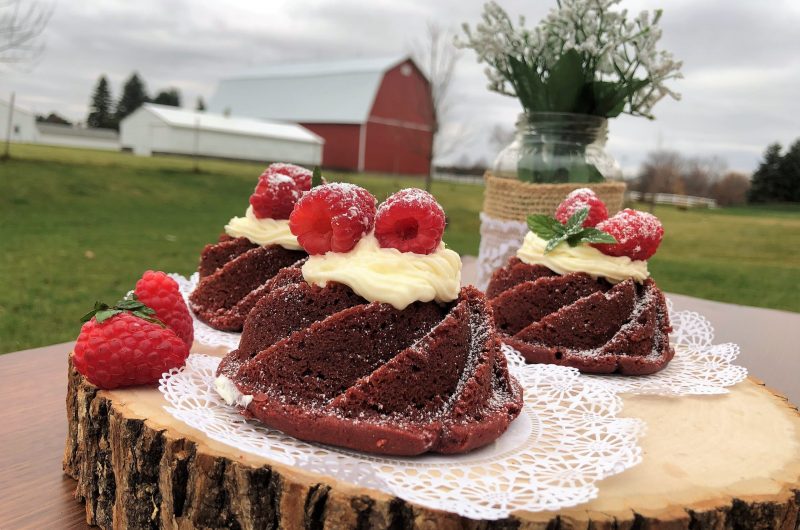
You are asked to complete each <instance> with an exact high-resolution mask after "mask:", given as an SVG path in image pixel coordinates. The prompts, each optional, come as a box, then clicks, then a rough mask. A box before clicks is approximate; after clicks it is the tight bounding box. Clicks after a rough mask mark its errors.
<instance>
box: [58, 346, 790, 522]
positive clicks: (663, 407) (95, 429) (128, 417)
mask: <svg viewBox="0 0 800 530" xmlns="http://www.w3.org/2000/svg"><path fill="white" fill-rule="evenodd" d="M193 351H195V352H202V353H211V354H217V355H221V352H219V351H216V352H215V351H213V350H208V349H207V348H203V347H202V346H198V347H196V348H195V349H193ZM68 370H69V383H68V391H67V419H68V423H69V425H68V433H67V442H66V447H65V450H64V472H65V473H66V474H68V475H69V476H71V477H73V478H75V479H76V480H77V481H78V483H77V487H76V491H75V496H76V498H77V499H78V500H79V501H81V502H84V503H85V506H86V521H87V522H88V523H90V524H93V525H97V526H100V527H103V528H119V529H123V528H170V529H201V528H203V529H205V528H232V529H249V528H290V529H291V528H311V529H326V528H387V529H408V528H430V529H434V528H444V529H448V528H475V529H479V528H487V529H489V528H525V529H528V528H530V529H568V528H569V529H598V530H602V529H628V528H630V529H635V528H652V529H702V528H709V529H725V528H732V529H738V528H780V529H784V530H789V529H798V528H800V515H798V511H799V509H798V507H799V506H800V413H798V410H797V408H796V407H793V406H792V405H790V404H789V403H788V402H787V401H786V399H785V398H783V397H781V396H779V395H776V394H774V393H773V392H771V391H769V390H768V389H767V388H766V387H764V386H763V384H761V383H759V382H758V381H755V380H752V379H751V380H748V381H745V382H744V383H741V384H739V385H737V386H736V387H734V388H732V389H731V393H730V394H728V395H724V396H697V397H683V398H664V397H654V396H626V397H625V399H624V402H625V408H624V411H623V415H624V416H629V417H638V418H642V419H643V420H645V422H646V423H647V426H648V430H647V434H646V436H645V437H644V439H643V440H642V447H643V450H644V461H643V462H642V463H641V464H639V465H638V466H636V467H634V468H633V469H630V470H628V471H626V472H624V473H621V474H619V475H616V476H613V477H610V478H608V479H606V480H604V481H602V482H600V483H599V495H598V497H597V498H596V499H594V500H593V501H591V502H589V503H586V504H583V505H580V506H577V507H575V508H570V509H567V510H562V511H559V512H557V513H555V512H539V513H528V512H515V513H514V514H512V516H511V517H510V518H508V519H503V520H499V521H474V520H469V519H465V518H463V517H460V516H457V515H454V514H450V513H446V512H443V511H437V510H432V509H428V508H425V507H421V506H418V505H415V504H412V503H407V502H405V501H403V500H402V499H399V498H396V497H393V496H391V495H388V494H386V493H383V492H379V491H374V490H368V489H365V488H362V487H359V486H358V485H356V484H348V483H346V482H342V481H339V480H337V479H336V478H335V477H328V476H323V475H316V474H313V473H309V472H307V471H304V470H300V469H296V468H292V467H289V466H285V465H281V464H277V463H274V462H271V461H269V460H266V459H264V458H260V457H256V456H254V455H250V454H247V453H242V452H238V451H236V450H234V449H232V448H231V447H229V446H226V445H223V444H220V443H218V442H215V441H213V440H210V439H209V438H207V437H206V436H205V435H203V434H202V433H201V432H199V431H197V430H195V429H192V428H190V427H188V426H187V425H185V424H183V423H181V422H179V421H178V420H176V419H174V418H172V416H170V415H169V414H168V413H167V412H166V411H164V410H163V406H164V404H165V401H164V399H163V398H162V396H161V394H160V393H159V392H158V390H157V389H156V388H154V387H139V388H133V389H126V390H118V391H100V390H98V389H97V388H95V387H94V386H92V385H91V384H89V383H88V382H87V381H86V380H85V379H84V378H83V377H82V376H81V375H80V374H78V373H77V372H76V371H75V369H74V368H73V366H72V362H71V361H70V363H69V367H68Z"/></svg>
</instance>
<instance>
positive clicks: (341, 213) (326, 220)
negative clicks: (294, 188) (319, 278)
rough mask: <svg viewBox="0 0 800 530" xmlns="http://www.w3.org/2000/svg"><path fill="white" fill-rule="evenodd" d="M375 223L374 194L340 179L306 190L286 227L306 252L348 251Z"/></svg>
mask: <svg viewBox="0 0 800 530" xmlns="http://www.w3.org/2000/svg"><path fill="white" fill-rule="evenodd" d="M374 224H375V197H373V196H372V194H371V193H370V192H368V191H367V190H365V189H364V188H361V187H359V186H356V185H355V184H346V183H340V182H336V183H332V184H325V185H323V186H317V187H315V188H313V189H311V191H308V192H306V193H305V194H303V196H302V197H301V198H300V200H299V201H297V205H296V206H295V208H294V210H293V211H292V212H291V215H290V216H289V229H290V230H291V231H292V233H293V234H294V235H295V236H297V241H298V242H299V243H300V245H302V247H303V248H304V249H305V250H306V252H308V253H309V254H324V253H326V252H331V251H332V252H348V251H350V250H352V249H353V247H355V246H356V243H358V242H359V241H360V240H361V238H362V237H363V236H364V234H366V233H368V232H369V231H370V230H372V227H373V225H374Z"/></svg>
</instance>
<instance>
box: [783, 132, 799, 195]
mask: <svg viewBox="0 0 800 530" xmlns="http://www.w3.org/2000/svg"><path fill="white" fill-rule="evenodd" d="M779 169H780V173H781V180H780V183H779V187H778V191H779V192H780V193H781V196H782V198H781V199H780V200H782V201H788V202H800V138H798V139H797V140H795V141H794V143H793V144H792V146H791V147H790V148H789V150H788V151H787V152H786V154H785V155H783V158H782V159H781V163H780V167H779Z"/></svg>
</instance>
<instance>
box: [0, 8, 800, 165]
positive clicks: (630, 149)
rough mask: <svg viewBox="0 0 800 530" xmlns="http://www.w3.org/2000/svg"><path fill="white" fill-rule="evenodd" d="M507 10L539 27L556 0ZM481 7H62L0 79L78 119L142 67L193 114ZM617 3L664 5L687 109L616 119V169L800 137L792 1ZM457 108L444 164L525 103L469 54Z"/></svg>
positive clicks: (482, 142) (42, 108)
mask: <svg viewBox="0 0 800 530" xmlns="http://www.w3.org/2000/svg"><path fill="white" fill-rule="evenodd" d="M502 4H503V5H504V7H506V9H507V10H508V12H509V13H511V14H512V15H514V14H518V13H519V14H524V15H525V16H526V18H527V20H528V24H529V25H533V24H534V23H535V22H536V21H537V20H539V19H540V18H541V17H542V16H543V15H545V14H546V13H547V11H548V10H549V9H550V8H552V7H553V5H554V2H547V1H540V2H528V1H523V0H513V1H503V2H502ZM481 6H482V2H480V1H469V2H466V1H456V0H445V1H441V2H429V1H427V0H375V1H372V2H370V3H368V4H365V3H364V2H362V1H357V0H340V1H334V0H271V1H270V2H258V1H256V0H252V1H245V0H240V1H236V2H224V3H223V2H218V1H215V0H170V1H169V2H163V1H160V0H139V1H138V2H130V1H127V0H104V1H98V0H94V1H86V2H70V1H65V0H62V1H61V2H60V3H58V4H57V5H56V9H55V12H54V15H53V18H52V19H51V21H50V25H49V27H48V28H47V32H46V46H47V48H46V51H45V54H44V56H43V57H42V58H41V60H40V62H39V63H38V64H36V65H34V67H33V68H32V69H31V70H30V71H26V70H15V69H10V68H2V67H0V68H2V69H0V79H2V86H3V90H4V91H5V92H8V91H11V90H14V91H16V92H17V100H18V101H19V102H20V104H21V105H23V106H26V107H28V108H30V109H31V110H34V111H36V112H41V113H46V112H50V111H52V110H55V111H58V112H60V113H63V114H65V115H67V116H68V117H70V118H72V119H77V120H81V119H84V118H85V116H86V112H87V104H88V100H89V94H90V92H91V90H92V88H93V86H94V85H95V83H96V82H97V79H98V77H99V76H100V74H107V75H108V77H109V79H110V81H111V83H112V87H113V89H114V95H115V96H116V95H118V93H119V90H120V89H121V85H122V82H123V81H124V79H125V78H126V77H127V76H128V75H130V73H131V72H132V71H134V70H136V71H138V72H140V74H141V75H142V77H143V78H144V79H145V81H146V82H147V86H148V89H149V90H150V92H151V93H154V92H156V91H157V90H160V89H162V88H166V87H169V86H175V87H177V88H179V89H180V90H181V92H182V94H183V98H184V104H185V105H193V104H194V99H195V98H196V97H197V96H198V95H202V96H204V97H205V98H206V100H207V99H208V98H209V97H210V96H211V94H212V93H213V90H214V87H215V84H216V82H217V80H218V79H220V78H222V77H225V76H227V75H230V74H232V73H235V72H239V71H243V70H247V69H250V68H254V67H257V66H259V65H263V64H267V63H274V62H286V61H299V60H325V59H340V58H352V57H370V56H384V55H391V54H400V53H406V52H408V51H409V50H410V49H411V48H412V44H413V43H414V42H415V41H417V40H419V39H420V38H422V37H423V35H424V32H425V26H426V23H427V22H428V21H429V20H434V21H436V22H438V23H439V24H442V25H445V26H449V27H452V28H453V29H458V28H459V27H460V24H461V22H463V21H468V22H470V23H475V22H476V21H477V20H478V18H479V16H480V13H481ZM622 7H624V8H628V9H629V11H631V12H636V11H638V10H640V9H655V8H658V7H664V8H665V14H664V17H663V19H662V27H663V29H664V37H663V41H662V42H663V47H664V48H666V49H669V50H670V51H672V52H673V53H674V54H675V56H676V57H678V58H680V59H682V60H683V61H684V72H685V75H686V79H684V80H681V81H679V82H677V83H676V84H675V88H676V89H677V90H678V91H679V92H681V93H682V94H683V99H682V101H680V102H674V101H663V102H661V103H660V104H659V105H657V106H656V108H655V113H656V116H657V120H655V121H648V120H644V119H641V118H630V117H621V118H619V119H615V120H613V122H612V123H611V127H610V130H611V133H610V140H609V144H608V149H609V151H610V152H611V153H612V154H613V155H615V156H616V157H617V158H618V159H619V160H620V163H621V164H622V165H623V167H625V168H627V169H629V170H634V169H635V168H636V166H637V165H638V164H639V163H640V161H641V160H642V159H643V158H644V156H645V154H646V152H647V151H648V150H651V149H654V148H657V147H663V148H671V149H678V150H681V151H683V152H685V153H686V154H689V155H692V156H712V155H718V156H720V157H722V158H723V159H725V160H726V161H727V163H728V165H729V166H730V167H732V168H735V169H741V170H752V169H753V168H754V167H755V165H756V164H757V162H758V160H759V158H760V154H761V153H762V152H763V150H764V148H765V147H766V145H767V144H768V143H770V142H772V141H780V142H782V143H784V144H786V143H789V142H791V141H793V140H794V139H795V138H796V137H797V136H798V135H800V131H798V129H797V125H796V123H797V116H800V98H798V97H797V95H796V94H797V91H798V88H799V87H800V40H798V39H797V32H796V28H797V27H800V3H798V2H796V1H793V0H775V1H773V2H769V3H768V4H766V3H763V2H752V1H746V0H738V1H732V0H704V1H703V2H696V1H694V0H673V1H670V2H669V3H668V4H666V5H664V2H663V0H661V1H655V0H624V1H623V3H622ZM0 97H3V98H6V97H7V94H2V93H0ZM452 99H453V102H454V108H453V113H452V114H453V123H451V124H449V125H448V127H447V130H449V131H459V132H458V133H454V134H458V135H459V136H462V137H464V139H463V140H462V141H460V144H461V146H462V147H461V149H460V152H459V151H458V150H456V151H454V154H452V155H451V157H452V158H453V159H458V158H461V157H462V156H463V155H464V154H466V155H467V156H468V157H469V158H471V159H472V160H476V159H484V160H491V159H492V158H493V157H494V155H495V151H496V150H497V146H495V145H492V144H491V142H490V135H491V131H492V129H493V128H494V127H495V126H496V125H503V126H505V127H513V124H514V121H515V119H516V115H517V114H518V113H519V111H520V107H519V103H518V102H517V101H515V100H514V99H513V98H508V97H504V96H500V95H497V94H493V93H490V92H488V91H487V90H486V80H485V77H484V75H483V67H482V66H481V65H478V64H477V63H476V62H475V57H474V55H473V54H471V53H470V52H465V53H464V54H463V56H462V59H461V61H460V63H459V65H458V68H457V74H456V78H455V81H454V89H453V97H452ZM465 130H468V131H469V134H464V132H463V131H465Z"/></svg>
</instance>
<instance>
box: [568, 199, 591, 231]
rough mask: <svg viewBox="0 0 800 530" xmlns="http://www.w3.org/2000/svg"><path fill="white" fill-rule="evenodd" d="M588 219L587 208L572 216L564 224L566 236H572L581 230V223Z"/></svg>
mask: <svg viewBox="0 0 800 530" xmlns="http://www.w3.org/2000/svg"><path fill="white" fill-rule="evenodd" d="M587 217H589V207H588V206H585V207H583V208H581V209H580V210H578V211H577V212H575V213H574V214H572V215H571V216H570V218H569V219H568V220H567V224H566V228H565V229H566V232H567V233H568V234H573V233H575V232H577V231H578V230H580V229H581V226H582V225H583V222H584V221H585V220H586V218H587Z"/></svg>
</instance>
